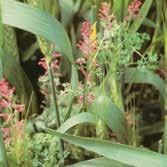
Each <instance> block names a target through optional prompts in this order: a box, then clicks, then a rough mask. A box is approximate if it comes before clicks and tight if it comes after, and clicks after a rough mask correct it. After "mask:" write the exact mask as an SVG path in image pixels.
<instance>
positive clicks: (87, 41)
mask: <svg viewBox="0 0 167 167" xmlns="http://www.w3.org/2000/svg"><path fill="white" fill-rule="evenodd" d="M91 34H92V25H91V23H90V22H89V21H85V22H83V23H82V27H81V35H82V40H80V41H79V43H78V44H77V46H78V48H79V49H80V51H81V52H82V53H83V55H84V57H85V58H88V57H89V56H90V55H91V54H92V53H95V52H96V51H97V44H96V40H94V41H92V39H91Z"/></svg>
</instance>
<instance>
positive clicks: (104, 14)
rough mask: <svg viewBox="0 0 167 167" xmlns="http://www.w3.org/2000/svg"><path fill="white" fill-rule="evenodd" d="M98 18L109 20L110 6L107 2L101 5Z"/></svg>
mask: <svg viewBox="0 0 167 167" xmlns="http://www.w3.org/2000/svg"><path fill="white" fill-rule="evenodd" d="M98 16H99V18H100V19H101V20H110V5H109V4H108V3H107V2H102V3H101V6H100V9H99V14H98Z"/></svg>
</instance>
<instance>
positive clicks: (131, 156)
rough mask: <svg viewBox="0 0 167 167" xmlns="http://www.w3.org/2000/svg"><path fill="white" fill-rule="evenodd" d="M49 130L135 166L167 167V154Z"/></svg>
mask: <svg viewBox="0 0 167 167" xmlns="http://www.w3.org/2000/svg"><path fill="white" fill-rule="evenodd" d="M47 132H48V133H50V134H52V135H56V136H57V137H59V138H61V139H64V140H66V141H67V142H70V143H72V144H75V145H77V146H80V147H83V148H85V149H87V150H90V151H93V152H96V153H98V154H100V155H102V156H104V157H106V158H109V159H112V160H115V161H118V162H121V163H125V164H128V165H132V166H135V167H142V166H147V167H157V166H160V167H166V162H167V156H165V155H162V154H159V153H156V152H152V151H148V150H144V149H139V148H135V147H131V146H127V145H122V144H117V143H114V142H111V141H105V140H97V139H93V138H85V137H76V136H72V135H68V134H62V133H59V132H56V131H54V130H51V129H47Z"/></svg>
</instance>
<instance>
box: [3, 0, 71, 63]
mask: <svg viewBox="0 0 167 167" xmlns="http://www.w3.org/2000/svg"><path fill="white" fill-rule="evenodd" d="M2 21H3V23H4V24H7V25H10V26H13V27H17V28H21V29H23V30H26V31H29V32H32V33H34V34H36V35H39V36H42V37H44V38H46V39H48V40H49V41H50V42H52V43H54V44H55V45H56V47H57V49H58V51H60V52H61V53H62V54H64V55H65V56H66V57H67V58H68V59H69V60H70V61H71V62H73V55H72V49H71V44H70V41H69V38H68V36H67V33H66V32H65V30H64V27H63V26H62V25H61V24H60V22H59V21H58V20H56V19H55V18H54V17H52V16H51V15H49V14H47V13H46V12H44V11H41V10H39V9H37V8H33V7H31V6H29V5H26V4H24V3H20V2H16V1H13V0H2Z"/></svg>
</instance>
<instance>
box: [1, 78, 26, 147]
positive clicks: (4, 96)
mask: <svg viewBox="0 0 167 167" xmlns="http://www.w3.org/2000/svg"><path fill="white" fill-rule="evenodd" d="M14 91H15V88H13V87H10V85H9V83H8V81H7V80H6V79H2V80H0V109H1V110H0V118H2V119H3V121H5V124H9V123H10V121H11V119H13V118H14V117H15V114H16V113H22V112H23V111H24V110H25V105H24V104H19V103H16V100H15V98H14ZM9 109H10V111H13V112H12V113H11V112H10V113H9V112H8V110H9ZM2 132H3V138H4V142H5V143H6V144H9V143H10V128H6V127H5V128H2Z"/></svg>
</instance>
